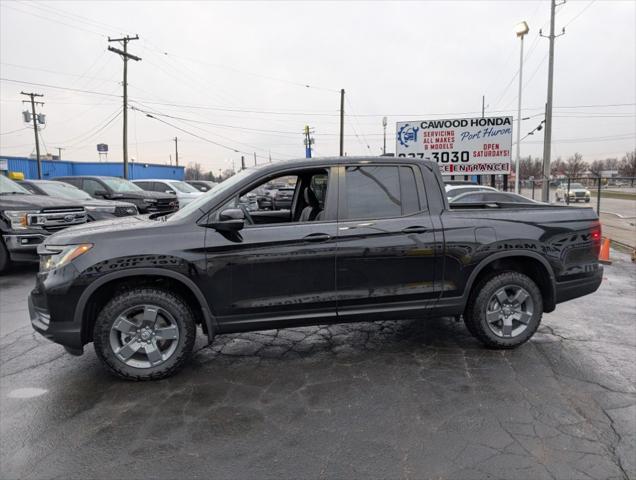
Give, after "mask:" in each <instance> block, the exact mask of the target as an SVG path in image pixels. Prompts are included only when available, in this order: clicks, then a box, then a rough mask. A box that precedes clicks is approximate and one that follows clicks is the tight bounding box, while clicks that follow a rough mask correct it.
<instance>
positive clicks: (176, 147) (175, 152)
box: [174, 137, 179, 167]
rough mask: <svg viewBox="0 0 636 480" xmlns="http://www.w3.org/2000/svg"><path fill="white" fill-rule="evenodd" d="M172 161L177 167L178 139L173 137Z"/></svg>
mask: <svg viewBox="0 0 636 480" xmlns="http://www.w3.org/2000/svg"><path fill="white" fill-rule="evenodd" d="M174 161H175V165H176V166H177V167H178V166H179V139H178V138H177V137H174Z"/></svg>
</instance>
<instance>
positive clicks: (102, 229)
mask: <svg viewBox="0 0 636 480" xmlns="http://www.w3.org/2000/svg"><path fill="white" fill-rule="evenodd" d="M162 225H165V222H162V221H157V220H150V219H149V218H148V216H147V215H133V216H130V217H119V218H114V219H111V220H102V221H99V222H89V223H84V224H82V225H76V226H75V227H69V228H65V229H64V230H60V231H59V232H57V233H55V234H53V235H51V236H50V237H47V239H46V240H45V242H44V243H46V244H48V245H69V244H74V243H96V240H98V241H99V242H103V241H104V240H106V239H108V238H117V239H123V237H125V236H126V234H127V233H132V234H139V233H142V231H144V230H146V229H149V228H157V227H161V226H162Z"/></svg>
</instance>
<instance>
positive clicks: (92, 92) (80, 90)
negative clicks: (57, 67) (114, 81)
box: [0, 77, 121, 98]
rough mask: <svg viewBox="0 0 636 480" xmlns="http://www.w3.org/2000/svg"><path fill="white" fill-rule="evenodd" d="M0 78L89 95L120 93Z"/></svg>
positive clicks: (119, 96)
mask: <svg viewBox="0 0 636 480" xmlns="http://www.w3.org/2000/svg"><path fill="white" fill-rule="evenodd" d="M0 80H1V81H3V82H11V83H19V84H23V85H34V86H37V87H47V88H56V89H58V90H67V91H69V92H76V93H88V94H91V95H102V96H105V97H117V98H121V95H115V94H111V93H104V92H96V91H93V90H82V89H80V88H69V87H60V86H59V85H51V84H49V83H39V82H27V81H25V80H15V79H13V78H6V77H0Z"/></svg>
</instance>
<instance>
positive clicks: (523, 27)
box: [515, 21, 530, 194]
mask: <svg viewBox="0 0 636 480" xmlns="http://www.w3.org/2000/svg"><path fill="white" fill-rule="evenodd" d="M516 29H517V37H519V38H520V39H521V53H520V54H519V94H518V96H517V98H518V100H519V102H518V104H517V161H516V162H515V193H516V194H518V193H519V174H520V170H519V169H520V163H521V91H522V87H523V37H525V36H526V35H527V34H528V32H529V31H530V27H528V24H527V23H526V22H525V21H524V22H521V23H520V24H519V25H517V27H516Z"/></svg>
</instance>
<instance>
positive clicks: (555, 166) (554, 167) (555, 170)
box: [550, 157, 565, 176]
mask: <svg viewBox="0 0 636 480" xmlns="http://www.w3.org/2000/svg"><path fill="white" fill-rule="evenodd" d="M564 170H565V164H564V162H563V160H561V157H557V159H556V160H553V161H552V162H551V163H550V174H551V175H552V176H555V175H563V172H564Z"/></svg>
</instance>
